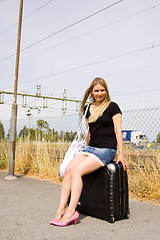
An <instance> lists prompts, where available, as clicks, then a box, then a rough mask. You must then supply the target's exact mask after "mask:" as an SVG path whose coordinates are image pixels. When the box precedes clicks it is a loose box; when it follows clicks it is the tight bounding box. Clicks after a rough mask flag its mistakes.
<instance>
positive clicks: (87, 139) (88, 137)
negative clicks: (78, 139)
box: [86, 118, 90, 145]
mask: <svg viewBox="0 0 160 240" xmlns="http://www.w3.org/2000/svg"><path fill="white" fill-rule="evenodd" d="M88 127H89V126H88V120H87V118H86V129H88ZM89 141H90V131H89V130H88V131H87V135H86V145H88V144H89Z"/></svg>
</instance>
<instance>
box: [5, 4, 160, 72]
mask: <svg viewBox="0 0 160 240" xmlns="http://www.w3.org/2000/svg"><path fill="white" fill-rule="evenodd" d="M158 6H160V4H157V5H155V6H152V7H149V8H146V9H143V10H140V11H138V12H136V13H133V14H131V15H128V16H126V17H123V18H120V19H118V20H116V21H113V22H111V23H107V24H105V25H103V26H101V27H98V28H96V29H93V30H91V31H88V32H86V33H83V34H80V35H78V36H76V37H74V38H71V39H68V40H66V41H62V42H60V43H57V44H54V45H52V46H50V47H48V48H45V49H42V50H40V51H37V52H36V53H33V54H30V55H29V56H26V57H24V58H21V59H22V60H23V59H27V58H29V57H32V56H35V55H37V54H40V53H42V52H45V51H48V50H50V49H52V48H55V47H57V46H60V45H63V44H66V43H68V42H70V41H73V40H75V39H78V38H80V37H84V36H86V35H88V34H91V33H93V32H96V31H99V30H101V29H103V28H106V27H108V26H111V25H114V24H116V23H119V22H121V21H124V20H126V19H128V18H131V17H134V16H137V15H139V14H142V13H144V12H146V11H149V10H151V9H153V8H154V9H155V7H158ZM153 27H154V26H153ZM22 50H23V49H22ZM12 63H14V62H12ZM12 63H9V64H6V65H2V66H1V67H5V66H8V65H10V64H12Z"/></svg>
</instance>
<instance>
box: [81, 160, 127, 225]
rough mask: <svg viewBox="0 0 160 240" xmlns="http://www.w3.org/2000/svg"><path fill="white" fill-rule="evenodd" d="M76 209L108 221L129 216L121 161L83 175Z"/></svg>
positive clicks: (125, 183) (125, 177)
mask: <svg viewBox="0 0 160 240" xmlns="http://www.w3.org/2000/svg"><path fill="white" fill-rule="evenodd" d="M77 211H78V212H80V213H84V214H87V215H90V216H93V217H97V218H100V219H104V220H107V221H108V222H110V223H114V222H115V221H116V220H120V219H124V218H126V219H128V218H129V199H128V177H127V171H124V169H123V165H122V164H121V163H118V164H115V163H111V164H109V165H107V166H105V167H101V168H100V169H98V170H96V171H95V172H93V173H90V174H88V175H85V176H83V190H82V193H81V197H80V199H79V202H78V205H77Z"/></svg>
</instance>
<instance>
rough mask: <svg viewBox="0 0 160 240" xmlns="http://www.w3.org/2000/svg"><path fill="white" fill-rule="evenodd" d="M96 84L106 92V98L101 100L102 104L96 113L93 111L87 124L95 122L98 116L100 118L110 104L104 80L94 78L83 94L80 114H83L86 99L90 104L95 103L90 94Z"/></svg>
mask: <svg viewBox="0 0 160 240" xmlns="http://www.w3.org/2000/svg"><path fill="white" fill-rule="evenodd" d="M97 84H100V85H102V86H103V87H104V88H105V90H106V97H105V99H104V100H103V102H102V103H101V104H100V106H99V108H98V109H97V111H95V112H94V113H93V114H91V116H90V117H89V119H88V122H89V123H91V122H95V121H96V120H97V119H98V118H99V117H100V116H102V114H103V112H104V111H105V109H106V108H107V107H108V105H109V103H110V102H111V98H110V95H109V90H108V86H107V83H106V82H105V80H104V79H103V78H99V77H98V78H95V79H94V80H93V81H92V83H91V85H90V86H89V88H87V90H86V91H85V94H84V97H83V100H82V103H81V108H80V110H81V112H82V114H83V112H84V105H85V103H86V102H87V99H88V98H90V100H91V102H92V103H93V102H95V99H94V97H93V96H92V95H91V92H92V90H93V87H94V86H95V85H97Z"/></svg>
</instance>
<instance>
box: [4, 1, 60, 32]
mask: <svg viewBox="0 0 160 240" xmlns="http://www.w3.org/2000/svg"><path fill="white" fill-rule="evenodd" d="M2 1H3V0H2ZM2 1H1V2H2ZM52 1H55V0H50V1H48V2H46V3H45V4H43V5H42V6H40V7H39V8H37V9H36V10H34V11H33V12H31V13H30V14H28V15H27V16H25V17H24V18H23V20H25V19H26V18H28V17H30V16H32V15H33V14H34V13H36V12H38V11H39V10H40V9H41V8H43V7H45V6H46V5H48V4H49V3H50V2H52ZM1 2H0V3H1ZM17 24H18V22H16V23H14V24H13V25H11V26H10V27H8V28H6V29H5V30H4V31H2V32H1V33H0V36H1V35H2V34H4V33H6V32H8V31H9V30H10V29H12V28H13V27H15V26H16V25H17Z"/></svg>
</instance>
